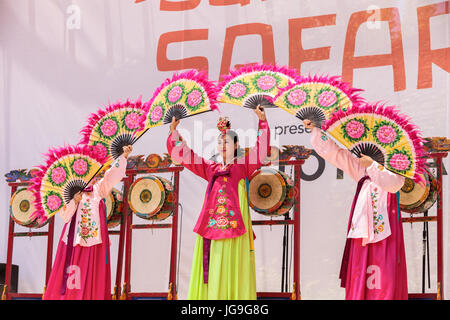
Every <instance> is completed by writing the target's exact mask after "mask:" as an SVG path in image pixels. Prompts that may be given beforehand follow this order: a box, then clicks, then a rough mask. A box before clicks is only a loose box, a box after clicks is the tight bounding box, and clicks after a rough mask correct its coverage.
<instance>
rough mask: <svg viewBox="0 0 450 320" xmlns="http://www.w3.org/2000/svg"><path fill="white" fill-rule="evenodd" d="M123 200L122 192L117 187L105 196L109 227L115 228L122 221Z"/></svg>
mask: <svg viewBox="0 0 450 320" xmlns="http://www.w3.org/2000/svg"><path fill="white" fill-rule="evenodd" d="M122 200H123V199H122V193H121V192H120V191H119V190H117V189H115V188H113V189H112V191H111V193H110V194H109V195H108V197H107V198H105V206H106V218H107V222H108V229H113V228H115V227H117V226H118V225H119V224H120V223H121V222H122V208H123V201H122Z"/></svg>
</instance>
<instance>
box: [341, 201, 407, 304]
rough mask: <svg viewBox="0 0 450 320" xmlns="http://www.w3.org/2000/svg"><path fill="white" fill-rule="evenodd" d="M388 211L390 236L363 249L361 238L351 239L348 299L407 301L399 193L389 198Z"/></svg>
mask: <svg viewBox="0 0 450 320" xmlns="http://www.w3.org/2000/svg"><path fill="white" fill-rule="evenodd" d="M388 211H389V213H388V216H389V224H390V227H391V235H390V236H389V237H387V238H386V239H384V240H382V241H379V242H376V243H370V244H368V245H366V246H362V239H349V240H350V243H349V245H350V248H349V253H348V266H347V270H346V273H347V274H346V279H345V299H347V300H407V299H408V282H407V276H406V258H405V246H404V241H403V228H402V221H401V216H399V212H398V208H397V195H396V194H389V196H388ZM350 219H351V218H350Z"/></svg>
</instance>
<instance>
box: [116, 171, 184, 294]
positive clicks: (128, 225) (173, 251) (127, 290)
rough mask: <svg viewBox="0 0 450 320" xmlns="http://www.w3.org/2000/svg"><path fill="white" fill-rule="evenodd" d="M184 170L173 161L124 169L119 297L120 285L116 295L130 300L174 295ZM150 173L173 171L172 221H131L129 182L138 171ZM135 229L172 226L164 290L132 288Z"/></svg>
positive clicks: (167, 227) (139, 173)
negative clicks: (160, 165) (180, 193)
mask: <svg viewBox="0 0 450 320" xmlns="http://www.w3.org/2000/svg"><path fill="white" fill-rule="evenodd" d="M183 170H184V167H183V166H179V165H175V166H170V167H165V168H158V167H157V168H145V167H138V168H137V169H134V168H133V169H127V171H126V178H124V191H123V199H125V200H124V202H123V208H122V212H123V214H122V216H123V217H125V219H124V224H125V229H126V234H125V238H126V239H125V269H124V283H123V286H122V294H121V296H120V297H119V296H118V294H119V292H120V287H118V290H117V295H116V298H117V299H121V300H131V299H132V298H166V299H167V300H176V299H177V265H178V264H177V255H178V250H179V248H178V242H177V241H178V202H179V186H180V172H181V171H183ZM153 173H173V174H174V181H173V188H174V191H173V195H174V211H173V214H172V223H159V222H158V221H157V220H155V221H152V223H146V224H133V216H134V213H133V212H132V210H131V209H130V206H129V203H128V201H126V199H128V192H129V189H130V186H131V185H132V184H133V182H134V181H135V179H136V177H137V176H138V175H142V174H153ZM137 229H155V230H159V229H170V230H171V246H170V272H169V286H168V291H166V292H151V291H147V292H133V291H132V290H131V283H130V278H131V262H132V261H131V260H132V259H131V251H132V247H133V245H132V238H133V230H137Z"/></svg>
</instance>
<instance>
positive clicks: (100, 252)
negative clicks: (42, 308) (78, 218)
mask: <svg viewBox="0 0 450 320" xmlns="http://www.w3.org/2000/svg"><path fill="white" fill-rule="evenodd" d="M99 211H100V212H99V213H100V225H101V230H107V228H106V218H105V216H104V214H101V211H102V210H99ZM69 225H70V222H69V223H66V225H65V226H64V228H63V231H62V234H61V237H60V240H59V244H58V250H57V252H56V257H55V261H54V265H53V268H52V271H51V274H50V278H49V280H48V284H47V288H46V290H45V294H44V297H43V300H111V266H110V261H109V260H110V254H109V235H108V232H103V241H102V243H100V244H97V245H94V246H91V247H82V246H79V245H77V246H75V247H74V248H73V251H72V258H71V262H70V266H69V268H68V270H69V272H68V273H69V277H68V279H67V287H66V292H65V294H64V295H63V294H61V287H62V282H63V271H64V263H65V259H66V251H67V245H66V244H65V243H64V241H62V237H63V235H64V231H65V229H66V228H68V227H69ZM105 233H106V234H105ZM105 238H106V239H105ZM107 258H108V259H107Z"/></svg>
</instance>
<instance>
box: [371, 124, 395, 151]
mask: <svg viewBox="0 0 450 320" xmlns="http://www.w3.org/2000/svg"><path fill="white" fill-rule="evenodd" d="M372 135H373V136H374V138H375V140H376V141H377V142H378V143H379V144H381V145H383V146H391V147H392V146H394V145H395V144H396V143H397V142H398V141H400V139H401V138H402V133H401V130H400V129H399V128H398V126H396V125H393V124H392V123H390V122H389V121H384V120H383V121H379V122H377V123H376V124H375V126H374V128H373V130H372Z"/></svg>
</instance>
